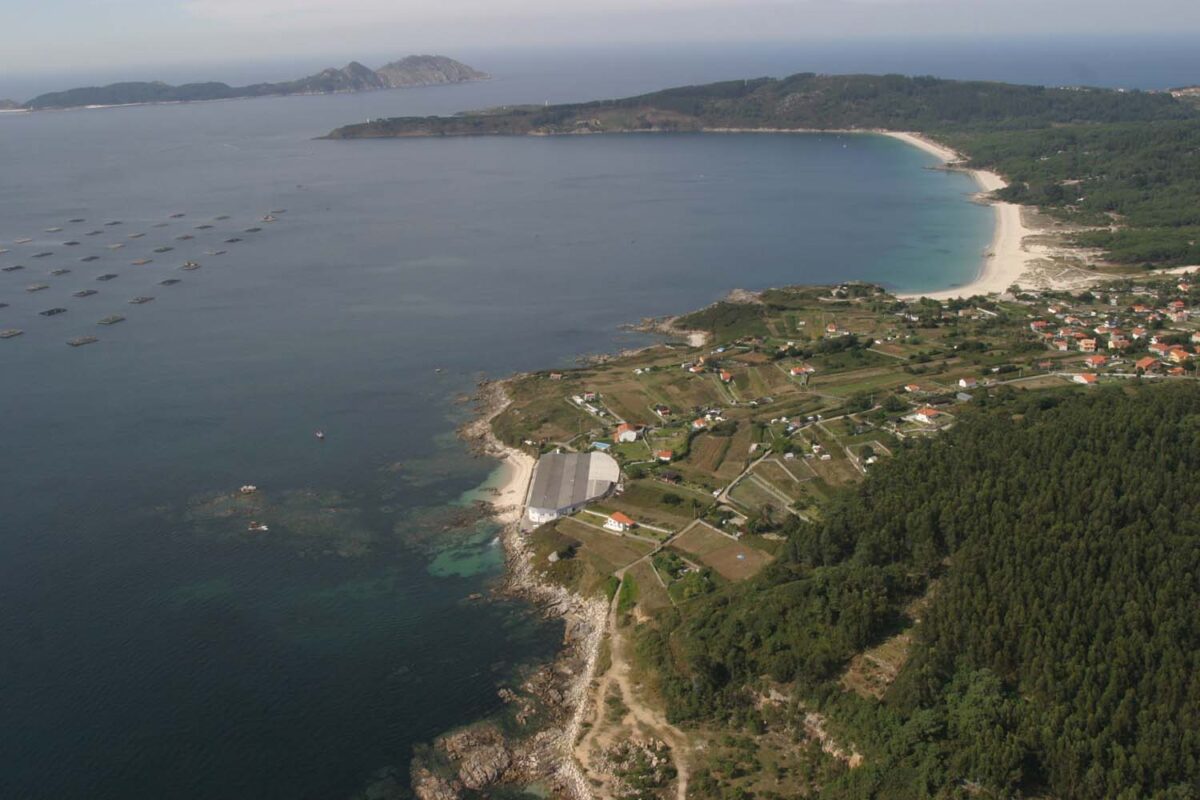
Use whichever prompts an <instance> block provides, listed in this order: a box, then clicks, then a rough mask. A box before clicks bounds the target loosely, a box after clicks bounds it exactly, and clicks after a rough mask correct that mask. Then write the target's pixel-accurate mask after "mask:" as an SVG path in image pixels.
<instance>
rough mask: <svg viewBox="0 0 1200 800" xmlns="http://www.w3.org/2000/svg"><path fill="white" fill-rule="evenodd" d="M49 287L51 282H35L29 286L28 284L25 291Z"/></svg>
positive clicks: (35, 290)
mask: <svg viewBox="0 0 1200 800" xmlns="http://www.w3.org/2000/svg"><path fill="white" fill-rule="evenodd" d="M49 288H50V284H48V283H33V284H30V285H29V286H26V287H25V291H27V292H40V291H41V290H42V289H49Z"/></svg>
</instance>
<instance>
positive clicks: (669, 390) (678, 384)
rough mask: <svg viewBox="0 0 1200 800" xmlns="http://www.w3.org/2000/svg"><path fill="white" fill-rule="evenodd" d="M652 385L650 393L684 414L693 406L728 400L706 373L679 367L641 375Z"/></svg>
mask: <svg viewBox="0 0 1200 800" xmlns="http://www.w3.org/2000/svg"><path fill="white" fill-rule="evenodd" d="M642 377H643V378H644V379H645V380H646V381H647V382H648V383H649V384H650V385H651V386H652V387H653V389H652V391H651V393H652V394H654V395H656V396H658V397H659V398H660V400H659V402H663V403H666V404H667V405H668V406H670V407H671V408H672V409H674V410H675V413H676V414H677V415H686V414H687V413H689V412H690V411H691V410H692V409H693V408H697V407H703V406H724V405H726V404H727V403H728V402H729V401H728V399H727V398H726V396H725V394H724V393H723V392H721V391H720V390H719V389H718V388H717V386H716V384H715V383H714V382H713V381H712V380H710V379H709V378H708V376H707V375H692V374H691V373H689V372H684V371H683V370H681V369H674V370H670V371H663V372H654V373H651V374H650V375H644V376H642Z"/></svg>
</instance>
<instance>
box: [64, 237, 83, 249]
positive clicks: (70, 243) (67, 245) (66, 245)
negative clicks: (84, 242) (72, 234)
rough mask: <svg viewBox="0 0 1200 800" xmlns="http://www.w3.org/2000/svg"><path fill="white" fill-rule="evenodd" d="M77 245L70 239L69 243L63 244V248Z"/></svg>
mask: <svg viewBox="0 0 1200 800" xmlns="http://www.w3.org/2000/svg"><path fill="white" fill-rule="evenodd" d="M77 244H79V242H77V241H75V240H73V239H72V240H71V241H69V242H63V247H74V246H75V245H77Z"/></svg>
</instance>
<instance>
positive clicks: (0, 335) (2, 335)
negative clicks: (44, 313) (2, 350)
mask: <svg viewBox="0 0 1200 800" xmlns="http://www.w3.org/2000/svg"><path fill="white" fill-rule="evenodd" d="M24 332H25V331H23V330H21V329H20V328H5V329H4V330H2V331H0V339H12V338H13V337H15V336H20V335H21V334H22V333H24Z"/></svg>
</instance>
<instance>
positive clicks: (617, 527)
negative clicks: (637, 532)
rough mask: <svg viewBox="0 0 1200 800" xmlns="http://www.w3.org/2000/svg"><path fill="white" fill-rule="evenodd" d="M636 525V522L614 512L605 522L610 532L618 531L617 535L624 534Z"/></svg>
mask: <svg viewBox="0 0 1200 800" xmlns="http://www.w3.org/2000/svg"><path fill="white" fill-rule="evenodd" d="M636 524H637V523H636V522H634V521H633V520H632V519H630V518H629V517H627V516H625V515H624V514H622V513H621V512H620V511H614V512H613V513H612V515H611V516H609V518H608V519H606V520H605V521H604V527H605V528H607V529H608V530H610V531H616V532H617V533H624V532H625V531H627V530H629V529H630V528H632V527H633V526H634V525H636Z"/></svg>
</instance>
